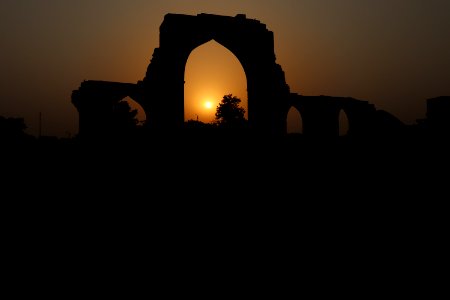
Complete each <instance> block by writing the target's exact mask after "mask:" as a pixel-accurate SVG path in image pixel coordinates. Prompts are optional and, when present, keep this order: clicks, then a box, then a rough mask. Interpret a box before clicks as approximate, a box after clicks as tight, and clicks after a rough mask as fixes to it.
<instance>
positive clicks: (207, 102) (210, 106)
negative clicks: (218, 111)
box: [205, 101, 213, 109]
mask: <svg viewBox="0 0 450 300" xmlns="http://www.w3.org/2000/svg"><path fill="white" fill-rule="evenodd" d="M205 108H206V109H211V108H213V103H212V102H211V101H206V102H205Z"/></svg>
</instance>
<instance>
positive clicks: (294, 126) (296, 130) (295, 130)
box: [286, 106, 303, 134]
mask: <svg viewBox="0 0 450 300" xmlns="http://www.w3.org/2000/svg"><path fill="white" fill-rule="evenodd" d="M286 122H287V133H289V134H303V118H302V114H301V113H300V111H299V110H298V109H297V108H295V107H294V106H292V107H291V108H290V109H289V112H288V115H287V120H286Z"/></svg>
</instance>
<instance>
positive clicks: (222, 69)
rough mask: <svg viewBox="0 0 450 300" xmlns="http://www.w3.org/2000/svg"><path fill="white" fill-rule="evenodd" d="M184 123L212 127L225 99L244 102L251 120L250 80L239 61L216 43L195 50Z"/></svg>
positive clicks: (187, 71)
mask: <svg viewBox="0 0 450 300" xmlns="http://www.w3.org/2000/svg"><path fill="white" fill-rule="evenodd" d="M184 77H185V85H184V119H185V121H189V120H198V121H201V122H204V123H210V122H212V121H214V119H215V112H216V108H217V106H218V105H219V103H220V100H221V99H222V98H223V96H224V95H228V94H233V96H236V97H238V98H240V99H241V100H242V102H241V107H243V108H244V109H245V111H246V118H247V119H248V102H247V77H246V75H245V72H244V69H243V67H242V65H241V63H240V62H239V60H238V59H237V58H236V57H235V56H234V55H233V53H231V52H230V51H229V50H228V49H226V48H225V47H223V46H222V45H220V44H219V43H217V42H215V41H214V40H211V41H209V42H208V43H205V44H203V45H201V46H199V47H197V48H196V49H194V50H193V51H192V52H191V54H190V56H189V58H188V61H187V63H186V68H185V76H184Z"/></svg>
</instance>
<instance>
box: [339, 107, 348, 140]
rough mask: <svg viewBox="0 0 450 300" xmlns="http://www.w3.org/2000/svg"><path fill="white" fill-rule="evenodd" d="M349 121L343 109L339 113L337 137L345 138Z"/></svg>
mask: <svg viewBox="0 0 450 300" xmlns="http://www.w3.org/2000/svg"><path fill="white" fill-rule="evenodd" d="M349 127H350V126H349V121H348V117H347V114H346V113H345V111H344V110H343V109H341V111H340V112H339V136H346V135H347V134H348V129H349Z"/></svg>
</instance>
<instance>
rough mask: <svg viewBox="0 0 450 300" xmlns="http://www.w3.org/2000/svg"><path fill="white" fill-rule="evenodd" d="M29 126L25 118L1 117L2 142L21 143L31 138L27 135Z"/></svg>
mask: <svg viewBox="0 0 450 300" xmlns="http://www.w3.org/2000/svg"><path fill="white" fill-rule="evenodd" d="M25 129H27V126H26V125H25V121H24V119H23V118H5V117H3V116H0V140H6V141H20V140H24V139H29V138H31V136H30V135H28V134H27V133H25Z"/></svg>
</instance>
